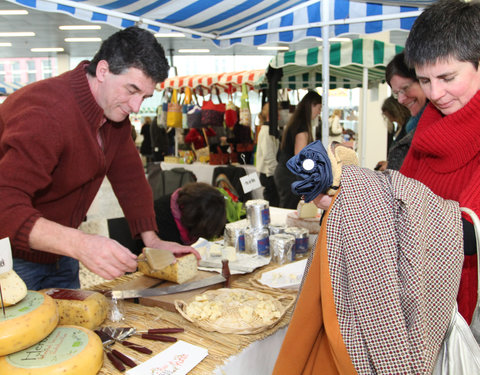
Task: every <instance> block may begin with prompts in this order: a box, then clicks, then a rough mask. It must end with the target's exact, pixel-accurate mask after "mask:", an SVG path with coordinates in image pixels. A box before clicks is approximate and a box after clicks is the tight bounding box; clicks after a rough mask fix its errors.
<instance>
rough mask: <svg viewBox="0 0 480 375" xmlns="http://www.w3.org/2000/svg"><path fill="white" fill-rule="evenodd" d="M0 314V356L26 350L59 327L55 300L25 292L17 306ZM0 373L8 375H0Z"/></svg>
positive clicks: (44, 295) (41, 294)
mask: <svg viewBox="0 0 480 375" xmlns="http://www.w3.org/2000/svg"><path fill="white" fill-rule="evenodd" d="M5 312H6V318H4V317H3V314H0V356H3V355H7V354H11V353H14V352H18V351H19V350H23V349H25V348H28V347H30V346H32V345H34V344H36V343H38V342H39V341H41V340H42V339H44V338H45V337H46V336H48V334H49V333H50V332H52V331H53V330H54V329H55V327H56V326H57V324H58V319H59V317H58V310H57V305H56V303H55V301H54V300H53V299H52V298H51V297H49V296H47V295H46V294H43V293H39V292H33V291H28V292H27V295H26V297H25V298H24V299H22V300H21V301H20V302H19V303H17V304H15V305H13V306H10V307H6V308H5ZM0 374H10V372H2V371H1V370H0Z"/></svg>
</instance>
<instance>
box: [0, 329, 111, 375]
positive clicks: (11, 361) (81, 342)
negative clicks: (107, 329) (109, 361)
mask: <svg viewBox="0 0 480 375" xmlns="http://www.w3.org/2000/svg"><path fill="white" fill-rule="evenodd" d="M102 364H103V346H102V341H101V340H100V338H99V337H98V336H97V335H96V334H95V333H94V332H93V331H91V330H89V329H87V328H83V327H77V326H58V327H57V328H55V329H54V330H53V332H52V333H50V335H48V336H47V337H46V338H44V339H43V340H42V341H40V342H39V343H37V344H35V345H33V346H31V347H30V348H27V349H24V350H22V351H19V352H16V353H13V354H10V355H8V356H6V357H1V358H0V374H9V375H27V374H28V375H57V374H58V375H59V374H62V375H64V374H68V375H95V374H97V373H98V371H99V370H100V368H101V367H102Z"/></svg>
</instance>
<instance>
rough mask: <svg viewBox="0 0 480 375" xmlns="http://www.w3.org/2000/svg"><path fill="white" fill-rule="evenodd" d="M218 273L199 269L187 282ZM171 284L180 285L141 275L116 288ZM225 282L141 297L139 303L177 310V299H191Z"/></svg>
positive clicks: (220, 286) (141, 287)
mask: <svg viewBox="0 0 480 375" xmlns="http://www.w3.org/2000/svg"><path fill="white" fill-rule="evenodd" d="M215 275H218V273H216V272H207V271H200V270H199V271H198V273H197V275H196V276H195V277H193V278H192V279H190V280H188V281H187V282H190V281H197V280H202V279H205V278H207V277H212V276H215ZM171 285H179V284H176V283H172V282H170V281H165V280H160V279H155V278H153V277H149V276H140V277H138V278H136V279H134V280H131V281H127V282H125V283H123V284H119V285H117V286H115V290H128V289H147V288H152V287H154V288H159V289H160V288H165V287H167V286H171ZM222 287H223V283H219V284H215V285H210V286H207V287H204V288H200V289H194V290H189V291H187V292H183V293H175V294H166V295H163V296H158V297H141V298H139V299H138V300H139V303H140V304H141V305H145V306H159V307H161V308H163V309H165V310H168V311H173V312H176V309H175V305H174V301H175V300H176V299H181V300H183V301H187V300H190V299H191V298H193V297H195V296H196V295H198V294H202V293H203V292H205V291H207V290H210V289H218V288H222Z"/></svg>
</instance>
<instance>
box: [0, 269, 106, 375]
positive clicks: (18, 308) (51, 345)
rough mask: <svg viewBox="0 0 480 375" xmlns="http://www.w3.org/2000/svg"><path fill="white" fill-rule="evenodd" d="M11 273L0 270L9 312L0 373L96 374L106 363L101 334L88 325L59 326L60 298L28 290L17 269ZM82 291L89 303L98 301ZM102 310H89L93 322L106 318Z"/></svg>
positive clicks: (1, 327) (0, 344)
mask: <svg viewBox="0 0 480 375" xmlns="http://www.w3.org/2000/svg"><path fill="white" fill-rule="evenodd" d="M8 273H9V275H8V277H7V276H5V274H2V275H0V287H1V288H2V295H3V297H4V302H5V306H6V307H5V316H4V315H3V314H2V313H0V356H3V357H0V374H2V375H3V374H9V375H27V374H29V375H43V374H48V375H55V374H72V375H75V374H79V375H80V374H81V375H95V374H97V373H98V371H99V370H100V368H101V367H102V364H103V345H102V342H101V340H100V338H99V337H98V336H97V335H96V334H95V333H94V332H93V331H91V330H90V329H87V328H84V327H77V326H73V325H58V323H59V319H60V316H59V308H58V307H57V302H56V301H55V300H54V299H53V298H52V297H50V296H48V295H47V294H45V293H42V292H35V291H27V287H26V285H25V283H24V282H23V280H21V279H20V278H19V277H18V275H17V274H16V273H15V272H14V271H9V272H8ZM11 273H13V274H14V276H12V274H11ZM97 294H98V293H97ZM83 296H84V297H85V300H88V301H87V304H94V302H92V301H95V302H98V297H96V296H92V295H91V294H89V293H87V294H86V295H83ZM102 297H103V296H102ZM7 304H8V305H7ZM100 310H101V309H100V308H97V309H93V311H94V313H93V315H88V314H87V315H88V316H89V317H90V316H92V317H93V318H95V319H96V320H95V322H94V324H98V321H99V320H100V319H102V317H103V319H104V318H105V317H104V315H106V312H105V311H103V310H102V311H100ZM0 311H1V310H0ZM77 318H78V316H74V320H75V319H77ZM103 319H102V321H103ZM79 323H81V322H79Z"/></svg>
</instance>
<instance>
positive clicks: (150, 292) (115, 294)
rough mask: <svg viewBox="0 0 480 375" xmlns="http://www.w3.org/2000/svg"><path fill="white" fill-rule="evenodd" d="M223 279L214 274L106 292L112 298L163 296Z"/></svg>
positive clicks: (216, 282)
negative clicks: (170, 283)
mask: <svg viewBox="0 0 480 375" xmlns="http://www.w3.org/2000/svg"><path fill="white" fill-rule="evenodd" d="M225 281H226V279H225V277H223V276H222V275H215V276H211V277H207V278H205V279H201V280H196V281H191V282H189V283H185V284H179V285H171V286H167V287H165V288H149V289H131V290H112V291H110V292H108V293H107V294H108V295H111V297H112V298H117V299H126V298H138V297H155V296H163V295H166V294H174V293H181V292H187V291H189V290H194V289H199V288H203V287H206V286H209V285H215V284H219V283H223V282H225Z"/></svg>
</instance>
